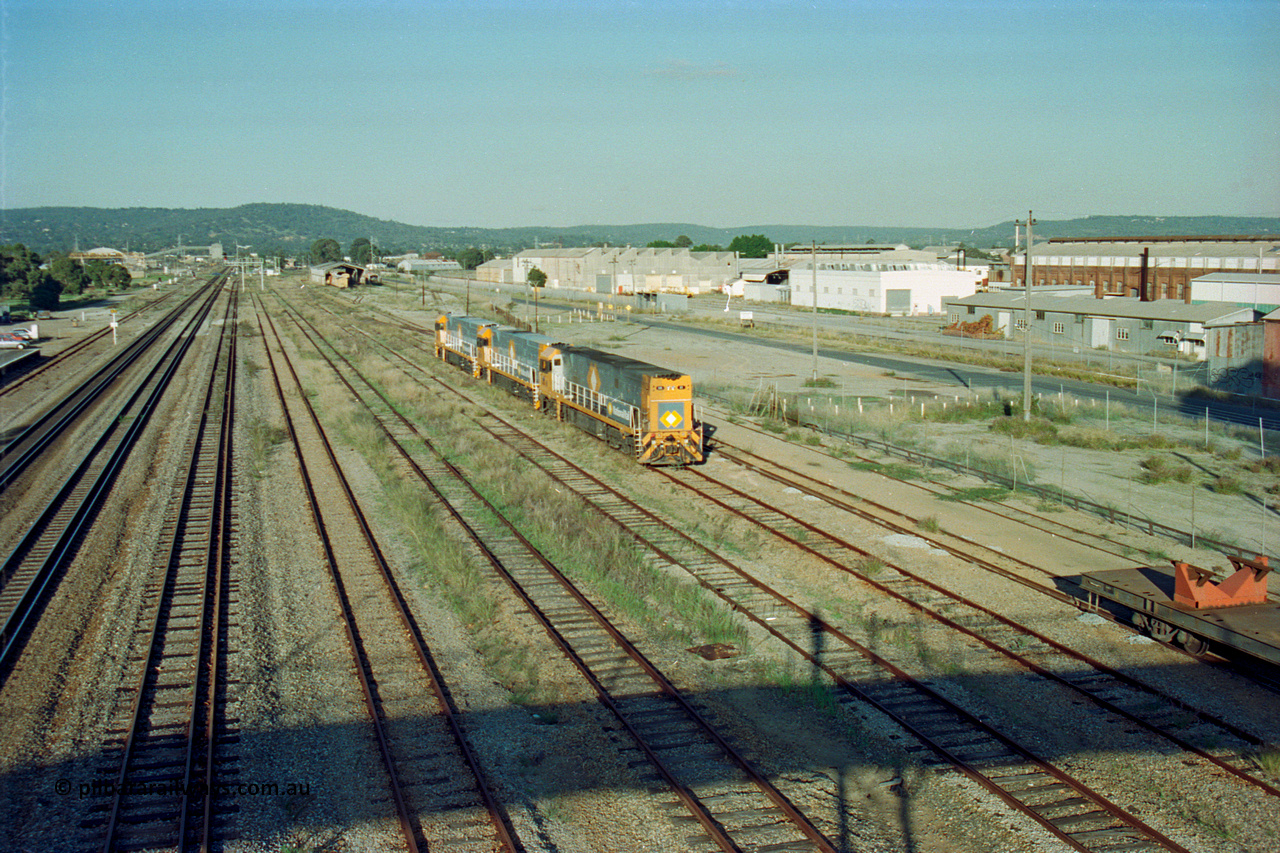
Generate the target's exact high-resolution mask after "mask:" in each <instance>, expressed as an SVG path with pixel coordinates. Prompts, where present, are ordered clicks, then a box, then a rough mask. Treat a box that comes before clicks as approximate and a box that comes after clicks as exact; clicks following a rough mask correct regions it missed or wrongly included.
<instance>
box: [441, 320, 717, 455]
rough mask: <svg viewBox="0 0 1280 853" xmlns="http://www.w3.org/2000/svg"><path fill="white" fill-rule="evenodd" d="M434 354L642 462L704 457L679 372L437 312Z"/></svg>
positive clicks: (687, 387)
mask: <svg viewBox="0 0 1280 853" xmlns="http://www.w3.org/2000/svg"><path fill="white" fill-rule="evenodd" d="M435 350H436V356H437V357H439V358H441V359H443V360H445V361H447V362H449V363H450V364H455V365H457V366H459V367H461V368H463V369H465V370H467V371H468V372H470V373H471V374H472V375H473V376H475V377H476V378H478V379H482V380H484V381H486V382H489V383H490V384H493V385H497V386H499V387H501V388H503V389H505V390H506V391H507V392H509V393H511V394H513V395H514V396H516V397H519V398H521V399H525V400H529V401H530V402H531V403H532V404H533V406H534V407H535V408H537V409H538V410H540V411H543V412H546V413H547V414H550V415H553V416H554V417H555V418H556V419H557V420H561V421H565V422H567V423H571V424H573V425H574V426H576V427H578V428H579V429H581V430H583V431H584V432H589V433H591V434H592V435H594V436H596V437H598V438H600V439H603V440H604V441H607V442H608V443H609V444H610V445H612V446H614V447H617V448H619V449H621V450H623V451H624V452H626V453H629V454H631V455H633V456H635V458H636V459H637V460H638V461H640V462H642V463H644V464H646V465H690V464H694V463H698V462H701V461H702V459H703V449H702V426H701V424H698V423H696V422H695V420H694V417H693V382H692V380H690V378H689V377H688V376H687V375H685V374H682V373H676V372H673V371H670V370H665V369H663V368H661V367H657V366H656V365H652V364H648V363H646V362H643V361H637V360H636V359H633V358H627V357H625V356H621V355H616V354H614V353H607V352H602V351H601V350H596V349H591V348H589V347H578V346H573V345H570V344H564V343H558V342H556V341H555V340H554V339H553V338H549V337H547V336H546V335H539V334H536V333H534V332H522V331H520V330H519V329H513V328H511V327H509V326H501V325H498V324H497V323H494V322H492V321H489V320H483V319H480V318H478V317H468V316H459V315H450V314H446V315H442V316H441V317H440V318H439V319H438V320H437V321H436V342H435Z"/></svg>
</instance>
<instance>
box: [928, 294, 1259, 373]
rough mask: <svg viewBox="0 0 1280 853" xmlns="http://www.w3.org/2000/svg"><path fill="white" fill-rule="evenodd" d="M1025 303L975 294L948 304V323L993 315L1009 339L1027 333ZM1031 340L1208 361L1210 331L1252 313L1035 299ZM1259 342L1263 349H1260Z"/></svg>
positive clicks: (1230, 307) (1125, 300)
mask: <svg viewBox="0 0 1280 853" xmlns="http://www.w3.org/2000/svg"><path fill="white" fill-rule="evenodd" d="M1026 304H1027V297H1026V294H1025V293H1024V292H1022V291H1017V290H1008V291H998V292H991V293H976V294H974V295H972V296H968V297H965V298H963V299H952V300H948V301H947V304H946V314H947V322H948V323H949V324H951V325H956V324H958V323H967V322H974V321H976V320H979V319H981V318H982V317H983V316H984V315H990V316H991V319H992V328H993V329H995V330H996V331H997V332H999V333H1000V334H1003V335H1004V336H1005V337H1006V338H1013V337H1018V336H1021V334H1022V332H1023V329H1025V328H1026V327H1027V321H1026ZM1031 310H1032V319H1031V324H1030V325H1031V336H1032V338H1033V339H1035V340H1041V341H1046V342H1049V343H1051V344H1054V345H1057V346H1062V347H1067V348H1076V349H1102V348H1106V349H1109V350H1112V351H1114V352H1124V353H1133V354H1139V355H1147V354H1150V353H1167V354H1168V355H1170V356H1173V355H1176V354H1182V355H1188V356H1192V357H1194V358H1197V359H1200V360H1205V359H1206V358H1207V357H1208V354H1209V352H1210V351H1211V348H1210V346H1209V338H1210V333H1209V331H1208V330H1210V329H1212V328H1225V327H1237V328H1238V327H1240V324H1247V323H1253V322H1254V321H1255V319H1256V318H1257V316H1258V314H1257V312H1255V311H1254V310H1253V309H1252V308H1248V307H1241V306H1239V305H1235V304H1233V303H1229V302H1204V303H1201V304H1198V305H1188V304H1186V303H1184V302H1176V301H1173V300H1159V301H1157V302H1143V301H1142V300H1139V299H1135V298H1130V297H1119V296H1117V297H1112V298H1109V299H1097V298H1095V297H1093V296H1089V295H1087V294H1086V295H1078V291H1077V293H1076V294H1068V295H1055V294H1053V293H1051V292H1036V293H1033V296H1032V300H1031ZM1260 340H1261V339H1259V343H1260Z"/></svg>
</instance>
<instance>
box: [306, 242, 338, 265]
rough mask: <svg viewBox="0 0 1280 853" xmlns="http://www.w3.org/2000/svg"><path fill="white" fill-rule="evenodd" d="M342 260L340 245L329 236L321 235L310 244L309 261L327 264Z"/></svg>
mask: <svg viewBox="0 0 1280 853" xmlns="http://www.w3.org/2000/svg"><path fill="white" fill-rule="evenodd" d="M340 260H342V246H340V245H338V241H337V240H334V239H332V238H331V237H321V238H320V239H319V240H317V241H315V242H314V243H312V244H311V263H313V264H328V263H332V262H334V261H340Z"/></svg>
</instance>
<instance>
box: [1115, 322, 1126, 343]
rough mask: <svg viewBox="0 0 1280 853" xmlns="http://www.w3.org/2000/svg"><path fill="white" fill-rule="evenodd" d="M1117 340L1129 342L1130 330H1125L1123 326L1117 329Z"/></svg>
mask: <svg viewBox="0 0 1280 853" xmlns="http://www.w3.org/2000/svg"><path fill="white" fill-rule="evenodd" d="M1116 340H1117V341H1127V340H1129V330H1128V329H1126V328H1125V327H1123V326H1121V327H1119V328H1117V329H1116Z"/></svg>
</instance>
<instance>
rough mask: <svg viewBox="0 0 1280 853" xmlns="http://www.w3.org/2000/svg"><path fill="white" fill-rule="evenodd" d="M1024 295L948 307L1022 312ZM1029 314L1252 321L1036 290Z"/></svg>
mask: <svg viewBox="0 0 1280 853" xmlns="http://www.w3.org/2000/svg"><path fill="white" fill-rule="evenodd" d="M1026 299H1027V297H1026V294H1025V293H1022V292H1018V291H1012V290H1005V291H991V292H989V293H975V294H974V295H973V296H965V297H962V298H960V299H955V300H951V301H949V302H948V304H950V305H973V306H975V307H980V308H1008V309H1022V308H1023V306H1025V305H1026ZM1031 309H1032V310H1033V311H1052V312H1054V313H1057V314H1086V315H1090V316H1097V317H1125V318H1129V319H1142V320H1170V321H1181V322H1190V323H1209V322H1212V321H1214V320H1220V319H1223V318H1225V317H1228V316H1230V315H1233V314H1238V313H1239V312H1241V311H1248V312H1249V313H1250V315H1251V316H1250V319H1252V310H1251V309H1248V308H1242V307H1240V306H1239V305H1237V304H1235V303H1234V302H1201V303H1198V304H1195V305H1188V304H1186V303H1185V302H1179V301H1177V300H1174V299H1157V300H1155V301H1154V302H1143V301H1141V300H1139V299H1135V298H1133V297H1128V296H1112V297H1108V298H1105V299H1097V298H1095V297H1093V296H1077V295H1071V296H1053V295H1051V294H1046V293H1041V292H1039V291H1038V290H1036V291H1033V292H1032V294H1031Z"/></svg>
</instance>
